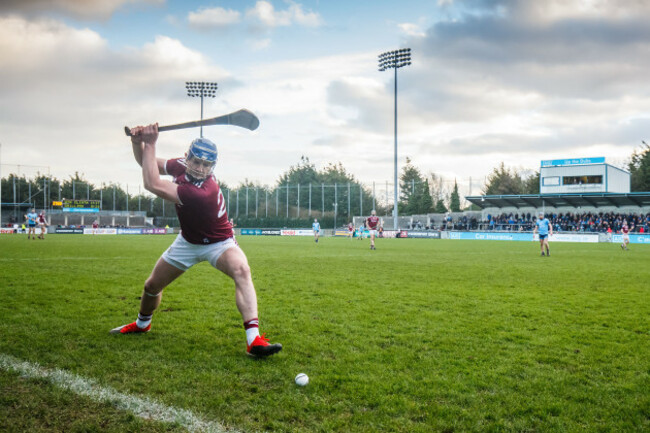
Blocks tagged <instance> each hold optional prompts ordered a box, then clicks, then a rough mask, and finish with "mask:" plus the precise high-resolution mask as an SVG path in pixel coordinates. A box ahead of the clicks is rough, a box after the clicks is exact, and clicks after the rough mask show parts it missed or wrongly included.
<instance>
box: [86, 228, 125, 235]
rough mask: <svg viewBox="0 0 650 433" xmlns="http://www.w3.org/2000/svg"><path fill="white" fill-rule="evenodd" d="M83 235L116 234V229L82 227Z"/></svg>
mask: <svg viewBox="0 0 650 433" xmlns="http://www.w3.org/2000/svg"><path fill="white" fill-rule="evenodd" d="M83 234H85V235H116V234H117V229H87V228H86V229H83Z"/></svg>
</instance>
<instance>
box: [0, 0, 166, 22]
mask: <svg viewBox="0 0 650 433" xmlns="http://www.w3.org/2000/svg"><path fill="white" fill-rule="evenodd" d="M138 3H145V4H152V5H162V4H164V3H165V0H28V1H25V0H3V1H2V2H0V12H18V13H27V14H41V13H43V12H47V11H57V12H63V13H65V14H67V15H70V16H73V17H76V18H82V19H106V18H108V17H110V16H111V15H113V13H115V11H117V10H118V9H120V8H122V7H123V6H125V5H129V4H138Z"/></svg>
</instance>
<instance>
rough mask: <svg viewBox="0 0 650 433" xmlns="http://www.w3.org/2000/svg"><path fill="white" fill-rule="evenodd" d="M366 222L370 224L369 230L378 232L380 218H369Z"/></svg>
mask: <svg viewBox="0 0 650 433" xmlns="http://www.w3.org/2000/svg"><path fill="white" fill-rule="evenodd" d="M366 222H367V223H368V228H369V229H370V230H377V225H378V224H379V217H378V216H369V217H368V219H367V220H366Z"/></svg>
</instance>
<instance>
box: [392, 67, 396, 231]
mask: <svg viewBox="0 0 650 433" xmlns="http://www.w3.org/2000/svg"><path fill="white" fill-rule="evenodd" d="M394 69H395V176H394V183H395V191H394V194H393V204H394V207H393V227H395V230H397V68H394Z"/></svg>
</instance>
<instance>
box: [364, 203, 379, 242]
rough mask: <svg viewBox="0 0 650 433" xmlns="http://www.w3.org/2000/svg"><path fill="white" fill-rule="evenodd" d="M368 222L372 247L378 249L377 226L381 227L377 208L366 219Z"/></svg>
mask: <svg viewBox="0 0 650 433" xmlns="http://www.w3.org/2000/svg"><path fill="white" fill-rule="evenodd" d="M366 223H367V224H368V230H369V231H370V249H371V250H376V249H377V248H375V236H377V228H379V217H378V216H377V212H376V211H375V210H373V211H372V212H370V216H369V217H368V218H367V219H366Z"/></svg>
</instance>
